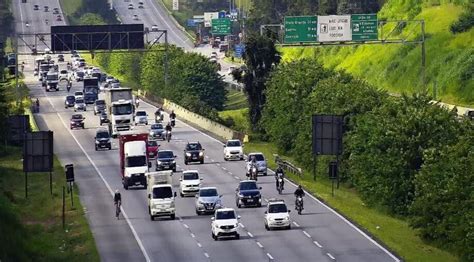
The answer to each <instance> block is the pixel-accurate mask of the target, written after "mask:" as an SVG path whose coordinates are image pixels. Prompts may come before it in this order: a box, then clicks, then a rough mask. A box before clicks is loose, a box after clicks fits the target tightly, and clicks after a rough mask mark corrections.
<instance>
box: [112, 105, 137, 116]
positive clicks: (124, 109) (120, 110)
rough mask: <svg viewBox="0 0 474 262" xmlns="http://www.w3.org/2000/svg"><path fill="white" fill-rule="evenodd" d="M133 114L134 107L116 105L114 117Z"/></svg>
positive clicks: (113, 112) (113, 111)
mask: <svg viewBox="0 0 474 262" xmlns="http://www.w3.org/2000/svg"><path fill="white" fill-rule="evenodd" d="M131 113H132V105H131V104H126V105H115V106H114V107H113V110H112V114H113V115H130V114H131Z"/></svg>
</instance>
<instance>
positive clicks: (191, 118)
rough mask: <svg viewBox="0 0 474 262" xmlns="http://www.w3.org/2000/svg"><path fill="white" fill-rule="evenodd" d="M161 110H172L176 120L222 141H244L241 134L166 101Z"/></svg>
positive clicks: (243, 136)
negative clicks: (211, 134)
mask: <svg viewBox="0 0 474 262" xmlns="http://www.w3.org/2000/svg"><path fill="white" fill-rule="evenodd" d="M163 108H164V109H165V110H167V111H171V110H173V111H174V112H175V113H176V115H177V116H178V118H180V119H182V120H185V121H186V122H189V123H191V124H194V125H196V126H197V127H199V128H202V129H204V130H207V131H209V132H211V133H213V134H215V135H217V136H219V137H221V138H223V139H224V140H229V139H240V140H241V141H242V140H246V136H245V135H244V134H243V133H240V132H237V131H235V130H232V129H230V128H228V127H226V126H224V125H221V124H219V123H217V122H214V121H212V120H210V119H208V118H205V117H203V116H201V115H198V114H196V113H193V112H191V111H189V110H187V109H185V108H183V107H181V106H179V105H177V104H175V103H173V102H171V101H169V100H167V99H164V101H163Z"/></svg>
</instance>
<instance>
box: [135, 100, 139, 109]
mask: <svg viewBox="0 0 474 262" xmlns="http://www.w3.org/2000/svg"><path fill="white" fill-rule="evenodd" d="M135 106H136V107H137V108H138V106H140V98H138V97H137V98H135Z"/></svg>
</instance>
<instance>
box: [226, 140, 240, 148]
mask: <svg viewBox="0 0 474 262" xmlns="http://www.w3.org/2000/svg"><path fill="white" fill-rule="evenodd" d="M227 146H231V147H232V146H240V141H228V142H227Z"/></svg>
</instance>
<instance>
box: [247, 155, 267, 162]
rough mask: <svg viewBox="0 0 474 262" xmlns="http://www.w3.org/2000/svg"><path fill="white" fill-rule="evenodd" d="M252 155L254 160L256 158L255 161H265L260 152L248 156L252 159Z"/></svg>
mask: <svg viewBox="0 0 474 262" xmlns="http://www.w3.org/2000/svg"><path fill="white" fill-rule="evenodd" d="M252 157H254V158H255V160H257V161H265V158H264V157H263V155H260V154H257V155H251V156H250V159H252Z"/></svg>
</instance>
